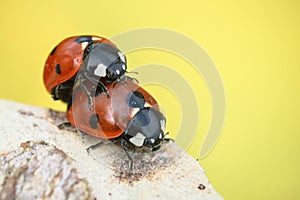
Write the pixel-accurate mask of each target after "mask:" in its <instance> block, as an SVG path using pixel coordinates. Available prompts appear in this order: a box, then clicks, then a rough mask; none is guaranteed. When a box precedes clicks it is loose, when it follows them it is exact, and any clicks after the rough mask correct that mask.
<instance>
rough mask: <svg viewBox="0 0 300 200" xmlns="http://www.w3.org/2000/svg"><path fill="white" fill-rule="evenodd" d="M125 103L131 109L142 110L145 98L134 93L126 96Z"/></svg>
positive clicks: (138, 93) (136, 92) (140, 94)
mask: <svg viewBox="0 0 300 200" xmlns="http://www.w3.org/2000/svg"><path fill="white" fill-rule="evenodd" d="M126 103H127V104H128V105H129V106H130V107H131V108H140V109H142V108H144V105H145V98H144V96H143V95H142V93H140V92H138V91H134V92H132V93H130V94H128V96H127V99H126Z"/></svg>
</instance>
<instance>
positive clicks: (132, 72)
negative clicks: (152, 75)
mask: <svg viewBox="0 0 300 200" xmlns="http://www.w3.org/2000/svg"><path fill="white" fill-rule="evenodd" d="M125 72H126V73H127V74H139V73H138V72H135V71H130V72H129V71H125Z"/></svg>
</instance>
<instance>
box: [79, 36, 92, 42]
mask: <svg viewBox="0 0 300 200" xmlns="http://www.w3.org/2000/svg"><path fill="white" fill-rule="evenodd" d="M75 42H76V43H83V42H88V43H91V42H93V40H92V36H90V35H83V36H79V37H77V38H76V39H75Z"/></svg>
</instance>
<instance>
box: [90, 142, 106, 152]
mask: <svg viewBox="0 0 300 200" xmlns="http://www.w3.org/2000/svg"><path fill="white" fill-rule="evenodd" d="M102 144H103V141H101V142H98V143H96V144H93V145H91V146H89V147H88V148H86V151H87V152H88V153H89V152H90V150H91V149H95V148H96V147H99V146H100V145H102Z"/></svg>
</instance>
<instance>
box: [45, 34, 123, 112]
mask: <svg viewBox="0 0 300 200" xmlns="http://www.w3.org/2000/svg"><path fill="white" fill-rule="evenodd" d="M126 70H127V64H126V57H125V55H124V54H123V53H122V52H121V51H120V50H119V49H118V48H117V47H116V45H115V44H114V43H112V42H111V41H109V40H108V39H106V38H103V37H99V36H93V35H83V36H73V37H69V38H66V39H64V40H63V41H61V42H60V43H59V44H58V45H57V46H56V47H55V48H54V49H53V50H52V51H51V53H50V55H49V56H48V58H47V60H46V63H45V66H44V76H43V79H44V84H45V86H46V89H47V91H48V92H49V93H51V95H52V98H53V99H54V100H62V101H63V102H67V103H69V102H70V101H71V97H72V91H73V87H74V86H76V87H77V86H78V85H79V86H80V87H81V88H82V89H83V91H84V92H85V94H86V95H88V96H89V104H91V99H92V97H91V96H90V91H88V90H87V88H86V86H85V84H84V82H85V80H90V81H92V82H93V83H94V84H95V85H96V86H99V87H100V88H101V89H102V90H103V91H104V92H105V93H106V94H107V95H108V92H107V88H106V86H105V85H104V83H103V80H106V81H114V80H116V79H119V78H120V77H121V76H123V75H124V74H125V72H126ZM76 76H78V77H77V78H76ZM77 83H78V84H77ZM91 106H92V105H90V107H91Z"/></svg>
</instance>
